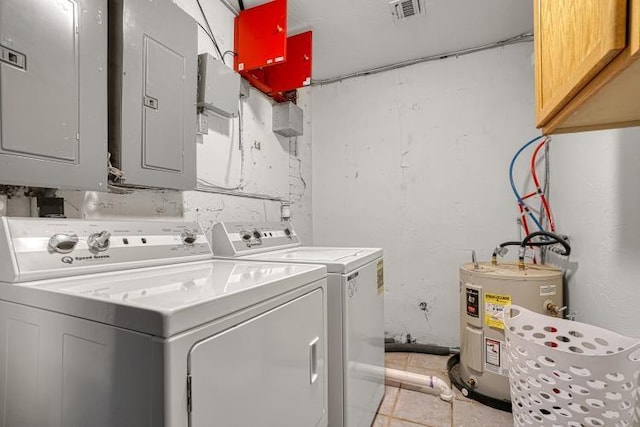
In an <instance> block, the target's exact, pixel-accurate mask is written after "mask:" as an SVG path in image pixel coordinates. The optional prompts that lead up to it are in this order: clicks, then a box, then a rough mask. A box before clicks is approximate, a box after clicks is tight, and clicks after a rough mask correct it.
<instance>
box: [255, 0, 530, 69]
mask: <svg viewBox="0 0 640 427" xmlns="http://www.w3.org/2000/svg"><path fill="white" fill-rule="evenodd" d="M267 1H268V0H245V1H244V5H245V8H250V7H253V6H256V5H259V4H263V3H267ZM288 2H289V4H288V26H289V29H288V32H289V34H290V35H291V34H296V33H299V32H302V31H306V30H313V49H314V50H313V79H314V80H321V79H326V78H331V77H337V76H342V75H345V74H349V73H353V72H356V71H363V70H366V69H369V68H374V67H378V66H382V65H388V64H392V63H396V62H400V61H405V60H409V59H415V58H420V57H423V56H429V55H435V54H439V53H445V52H450V51H454V50H459V49H464V48H469V47H474V46H478V45H482V44H486V43H491V42H495V41H498V40H503V39H506V38H509V37H512V36H515V35H518V34H521V33H525V32H530V31H532V28H533V4H532V2H531V1H530V0H426V11H427V14H426V16H424V15H422V16H418V17H414V18H410V19H407V20H406V21H404V22H401V23H396V22H395V21H394V20H393V18H392V16H391V12H390V9H389V5H388V3H389V2H388V0H288Z"/></svg>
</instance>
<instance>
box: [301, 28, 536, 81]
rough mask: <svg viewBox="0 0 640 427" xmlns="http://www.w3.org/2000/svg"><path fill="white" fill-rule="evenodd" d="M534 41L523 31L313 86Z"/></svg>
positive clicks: (333, 78)
mask: <svg viewBox="0 0 640 427" xmlns="http://www.w3.org/2000/svg"><path fill="white" fill-rule="evenodd" d="M532 41H533V34H532V33H523V34H519V35H517V36H515V37H511V38H508V39H504V40H500V41H497V42H493V43H488V44H483V45H480V46H475V47H471V48H468V49H462V50H456V51H453V52H447V53H441V54H437V55H431V56H425V57H422V58H417V59H410V60H408V61H402V62H396V63H394V64H389V65H383V66H381V67H376V68H370V69H368V70H363V71H357V72H355V73H351V74H345V75H343V76H339V77H332V78H329V79H322V80H311V85H312V86H317V85H325V84H329V83H335V82H339V81H342V80H346V79H352V78H354V77H361V76H368V75H371V74H377V73H382V72H383V71H390V70H395V69H397V68H403V67H408V66H409V65H414V64H420V63H422V62H429V61H436V60H439V59H446V58H450V57H452V56H453V57H459V56H464V55H469V54H470V53H476V52H482V51H484V50H489V49H495V48H497V47H502V46H509V45H512V44H518V43H529V42H532Z"/></svg>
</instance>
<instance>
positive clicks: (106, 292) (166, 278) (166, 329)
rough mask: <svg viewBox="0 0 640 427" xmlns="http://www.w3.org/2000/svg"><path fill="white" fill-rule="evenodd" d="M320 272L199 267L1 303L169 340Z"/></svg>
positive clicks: (110, 279)
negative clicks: (13, 303)
mask: <svg viewBox="0 0 640 427" xmlns="http://www.w3.org/2000/svg"><path fill="white" fill-rule="evenodd" d="M325 276H326V269H325V268H324V267H320V266H310V265H301V264H282V263H253V262H251V263H249V262H236V261H201V262H194V263H188V264H182V265H179V266H168V267H151V268H141V269H136V270H126V271H120V272H111V273H101V274H92V275H85V276H77V277H73V278H63V279H52V280H41V281H33V282H25V283H21V284H10V283H4V282H0V299H2V300H5V301H10V302H16V303H21V304H26V305H30V306H34V307H39V308H42V309H46V310H52V311H57V312H59V313H65V314H69V315H72V316H76V317H80V318H84V319H89V320H93V321H96V322H101V323H105V324H111V325H115V326H119V327H122V328H126V329H130V330H135V331H138V332H143V333H147V334H152V335H157V336H161V337H170V336H172V335H175V334H176V333H179V332H183V331H186V330H188V329H191V328H193V327H196V326H199V325H202V324H204V323H207V322H210V321H212V320H215V319H218V318H220V317H223V316H225V315H228V314H230V313H233V312H235V311H238V310H241V309H243V308H246V307H249V306H252V305H254V304H257V303H259V302H261V301H264V300H266V299H268V298H272V297H274V296H277V295H280V294H283V293H286V292H288V291H291V290H293V289H296V288H298V287H300V286H304V285H306V284H308V283H311V282H314V281H316V280H320V279H322V278H324V277H325Z"/></svg>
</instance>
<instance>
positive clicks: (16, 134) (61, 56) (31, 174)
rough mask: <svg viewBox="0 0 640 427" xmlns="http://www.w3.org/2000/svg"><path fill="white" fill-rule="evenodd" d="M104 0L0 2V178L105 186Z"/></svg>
mask: <svg viewBox="0 0 640 427" xmlns="http://www.w3.org/2000/svg"><path fill="white" fill-rule="evenodd" d="M106 15H107V10H106V0H77V1H74V0H59V1H50V0H2V1H0V184H12V185H28V186H38V187H54V188H55V187H65V188H78V189H92V190H99V189H106V178H107V176H106V175H107V167H106V156H107V22H106Z"/></svg>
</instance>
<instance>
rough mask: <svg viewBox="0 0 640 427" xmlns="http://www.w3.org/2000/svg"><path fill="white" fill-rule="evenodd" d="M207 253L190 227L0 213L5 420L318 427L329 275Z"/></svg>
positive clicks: (74, 425)
mask: <svg viewBox="0 0 640 427" xmlns="http://www.w3.org/2000/svg"><path fill="white" fill-rule="evenodd" d="M211 257H212V253H211V249H210V247H209V244H208V242H207V240H206V238H205V236H204V235H203V233H202V231H201V229H200V228H199V227H198V225H197V224H190V223H178V222H150V221H149V222H115V221H88V220H55V219H8V218H0V343H2V344H1V345H0V420H2V425H3V426H5V427H88V426H91V427H115V426H118V427H146V426H149V427H151V426H153V427H162V426H166V427H212V426H220V427H257V426H260V427H283V426H288V427H307V426H308V427H316V426H324V427H326V426H327V424H328V421H327V410H326V408H327V366H326V341H325V336H326V312H325V309H326V268H324V267H320V266H310V265H307V266H304V265H298V264H278V263H264V262H260V263H258V262H253V263H248V262H235V261H214V260H212V259H211Z"/></svg>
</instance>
